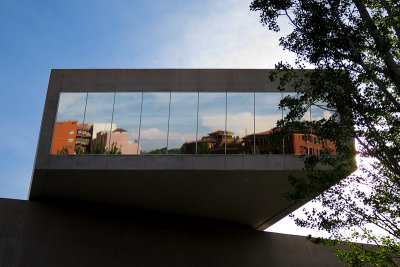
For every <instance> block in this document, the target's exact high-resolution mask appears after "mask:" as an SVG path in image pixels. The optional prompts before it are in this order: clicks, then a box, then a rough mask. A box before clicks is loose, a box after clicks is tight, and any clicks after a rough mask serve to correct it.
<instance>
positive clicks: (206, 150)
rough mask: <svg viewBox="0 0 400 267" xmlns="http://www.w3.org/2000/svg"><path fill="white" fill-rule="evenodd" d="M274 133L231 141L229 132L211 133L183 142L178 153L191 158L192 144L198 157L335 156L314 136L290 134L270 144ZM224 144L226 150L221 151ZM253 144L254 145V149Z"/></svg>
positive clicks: (326, 143) (329, 144) (331, 146)
mask: <svg viewBox="0 0 400 267" xmlns="http://www.w3.org/2000/svg"><path fill="white" fill-rule="evenodd" d="M274 131H276V129H275V130H274V129H272V130H269V131H265V132H260V133H256V134H250V135H246V136H244V137H243V138H242V139H240V138H239V137H235V136H234V133H233V132H226V139H225V132H224V131H221V130H219V131H215V132H212V133H209V134H208V135H207V136H203V137H202V138H201V140H199V141H192V142H186V143H184V144H183V146H182V153H184V154H195V153H196V144H197V153H198V154H224V153H225V150H226V154H253V153H254V152H253V150H254V148H255V154H291V155H319V154H320V153H321V151H322V150H323V149H324V146H325V148H328V149H330V150H331V153H332V154H334V155H335V154H336V146H335V144H334V143H333V142H332V141H330V140H327V139H321V138H320V137H318V136H317V135H315V134H312V135H311V134H304V133H298V132H293V133H292V135H290V136H288V137H286V138H285V140H281V141H278V142H279V144H275V145H274V144H273V140H272V139H273V137H272V134H273V133H274ZM225 140H226V144H227V145H226V148H225ZM254 141H255V145H254Z"/></svg>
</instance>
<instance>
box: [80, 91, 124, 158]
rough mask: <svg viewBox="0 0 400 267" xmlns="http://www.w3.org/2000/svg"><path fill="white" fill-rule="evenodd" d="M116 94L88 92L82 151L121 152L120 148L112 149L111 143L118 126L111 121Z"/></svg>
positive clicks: (82, 130) (82, 134)
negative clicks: (112, 134)
mask: <svg viewBox="0 0 400 267" xmlns="http://www.w3.org/2000/svg"><path fill="white" fill-rule="evenodd" d="M114 96H115V94H114V93H89V94H88V98H87V105H86V113H85V117H84V124H83V125H82V128H81V129H80V130H81V135H80V136H79V137H81V139H80V141H81V142H80V144H81V153H89V154H105V153H114V154H119V153H118V152H119V151H118V149H116V148H114V150H112V149H111V143H110V136H111V135H110V134H111V131H113V129H115V128H116V125H115V124H114V123H112V122H111V121H112V114H113V104H114ZM78 132H79V129H78ZM86 147H87V148H86Z"/></svg>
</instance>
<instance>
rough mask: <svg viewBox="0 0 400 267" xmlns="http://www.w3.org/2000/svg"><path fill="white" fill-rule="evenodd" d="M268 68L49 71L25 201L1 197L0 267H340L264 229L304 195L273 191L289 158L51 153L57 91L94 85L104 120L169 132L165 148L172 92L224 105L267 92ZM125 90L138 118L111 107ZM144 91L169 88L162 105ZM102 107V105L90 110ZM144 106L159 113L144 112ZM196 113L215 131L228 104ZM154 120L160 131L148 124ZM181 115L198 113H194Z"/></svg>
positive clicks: (316, 249) (271, 87)
mask: <svg viewBox="0 0 400 267" xmlns="http://www.w3.org/2000/svg"><path fill="white" fill-rule="evenodd" d="M269 72H270V70H234V69H229V70H223V69H221V70H216V69H213V70H207V69H201V70H198V69H191V70H189V69H186V70H182V69H163V70H149V69H148V70H52V72H51V76H50V81H49V87H48V91H47V97H46V102H45V108H44V113H43V118H42V125H41V131H40V137H39V144H38V149H37V154H36V160H35V164H34V170H33V175H32V182H31V187H30V194H29V200H28V201H19V200H7V199H1V200H0V214H1V215H2V216H0V240H1V241H2V242H0V266H341V264H339V263H338V262H337V259H336V257H335V255H334V254H333V249H329V248H325V247H321V246H316V245H314V244H311V243H309V242H308V241H307V240H306V239H305V238H304V237H299V236H291V235H281V234H274V233H266V232H263V231H262V230H264V229H266V228H268V227H269V226H270V225H272V224H274V223H275V222H277V221H278V220H280V219H281V218H283V217H285V216H286V215H287V214H289V213H290V212H292V211H294V210H295V209H297V208H298V207H300V206H301V205H302V204H303V203H298V202H296V203H294V202H290V201H288V200H287V199H285V198H283V197H282V196H281V192H282V190H290V185H289V182H288V179H287V178H288V175H289V174H297V175H301V174H302V173H303V171H302V168H303V161H302V159H301V158H300V157H299V156H297V155H283V154H228V153H224V154H208V155H198V154H175V155H170V154H166V155H126V154H101V155H98V154H96V155H95V154H75V155H59V154H53V153H50V152H51V151H52V139H53V132H54V129H55V127H56V125H57V121H56V118H57V108H58V105H59V101H60V99H61V96H62V95H63V96H67V97H70V98H73V97H83V98H85V97H86V101H82V102H83V103H89V102H90V101H87V100H88V98H89V100H90V97H91V96H92V95H91V94H93V93H96V96H97V95H98V94H99V93H104V94H107V95H106V97H107V98H108V99H111V103H112V105H111V106H112V109H107V111H106V113H107V114H106V115H107V118H111V119H110V122H109V123H110V125H113V123H115V124H116V125H120V127H123V128H124V129H125V128H126V127H127V126H129V127H132V129H133V130H130V132H132V133H135V134H136V130H135V129H136V128H134V127H136V124H133V121H134V123H136V121H139V124H138V125H139V126H138V132H137V136H138V140H137V142H138V143H137V145H138V146H142V144H143V146H144V145H145V144H146V143H145V141H147V140H150V141H152V140H154V142H156V141H157V140H159V138H160V136H162V138H164V137H163V136H166V147H167V150H166V151H168V145H169V139H168V138H169V137H170V136H172V137H173V136H176V135H177V132H178V130H176V131H175V130H173V129H178V128H177V127H176V128H173V127H175V125H176V124H174V123H176V122H180V121H181V120H177V119H174V117H173V116H174V114H175V113H174V109H173V108H171V99H174V96H175V95H174V94H175V93H176V94H178V93H183V92H191V93H193V94H192V95H194V97H195V98H197V99H200V100H201V99H211V98H206V97H204V98H202V96H203V93H204V94H205V93H206V92H207V93H209V92H215V93H220V95H223V94H224V95H225V101H222V103H223V102H224V103H228V104H229V95H228V92H232V93H235V92H248V93H249V94H254V98H255V97H256V94H258V93H260V94H261V93H263V94H264V93H265V94H270V93H276V92H277V91H276V84H274V83H271V82H270V81H269V79H268V74H269ZM288 90H289V91H290V90H291V89H290V88H288ZM130 92H135V93H136V94H137V95H139V96H140V95H141V103H142V104H141V105H140V106H139V107H140V116H139V117H138V118H139V119H137V117H135V119H134V120H128V121H126V120H125V119H121V117H120V114H116V113H115V112H116V111H115V112H114V110H117V109H114V107H118V108H120V109H118V110H123V109H122V108H123V107H124V105H122V102H118V101H116V100H118V99H119V98H118V96H119V95H118V94H120V93H121V94H122V93H124V94H125V93H130ZM148 92H157V93H163V94H165V95H166V96H167V97H166V98H163V99H168V95H169V99H170V101H169V109H168V108H167V109H166V111H160V110H159V109H157V108H158V106H155V105H154V102H151V101H149V102H146V99H147V98H146V97H147V96H148V95H146V94H147V93H148ZM158 96H159V95H158ZM163 96H164V95H163ZM171 96H172V97H171ZM180 96H182V95H180ZM199 96H200V97H199ZM112 99H113V100H112ZM163 101H164V100H163ZM164 102H165V101H164ZM254 102H255V101H254ZM90 103H94V102H90ZM146 103H149V104H146ZM193 103H195V102H193ZM184 104H185V101H182V102H180V103H179V105H177V106H179V107H181V106H184ZM200 104H202V103H200ZM103 106H104V105H102V104H101V103H100V102H99V103H97V104H96V105H94V104H93V106H91V107H90V108H91V109H90V110H96V109H95V108H94V107H96V108H97V107H103ZM198 106H199V102H197V107H198ZM200 106H201V105H200ZM212 106H218V105H215V104H214V103H211V104H210V105H209V106H208V107H209V108H210V107H212ZM166 107H168V105H166ZM189 107H190V108H192V106H189ZM195 107H196V104H195V105H194V108H195ZM201 107H202V106H201ZM151 108H153V110H154V112H158V114H161V115H160V116H164V115H165V116H164V117H163V118H165V117H167V118H168V120H164V119H163V120H158V118H150V119H149V116H148V114H149V112H148V111H149V110H151ZM250 108H251V107H250ZM81 110H84V111H86V110H87V109H86V107H85V108H82V109H81ZM109 110H112V111H111V112H112V114H110V112H109ZM168 110H169V111H168ZM194 110H196V109H194ZM199 110H200V111H199ZM203 110H206V109H205V108H204V109H201V108H200V109H199V108H197V126H196V127H197V128H196V127H193V129H195V135H198V132H199V130H198V129H199V128H200V127H204V125H206V126H207V125H211V124H213V125H217V126H215V127H218V128H219V127H220V126H219V124H218V123H220V121H221V120H220V118H223V117H224V118H225V130H224V132H227V131H226V128H228V127H227V120H226V118H227V110H228V108H227V106H225V109H223V108H221V110H225V115H223V114H217V115H218V116H214V117H213V118H212V114H211V115H201V113H200V112H202V111H203ZM254 110H255V108H254ZM103 111H104V110H102V109H100V110H99V111H98V112H97V113H95V114H94V115H93V113H92V114H91V118H94V119H91V120H89V119H87V121H85V119H83V121H78V123H80V124H85V123H89V122H91V123H92V122H93V121H95V119H96V121H102V120H100V119H98V120H97V118H96V116H98V117H100V116H101V115H102V112H103ZM142 111H143V112H142ZM126 112H128V111H126ZM146 112H147V113H146ZM103 113H104V112H103ZM132 114H136V113H129V116H128V117H132V116H133V115H132ZM182 114H183V115H186V114H187V112H182ZM241 114H243V113H241ZM81 115H83V116H81ZM85 115H86V113H84V114H79V118H87V116H86V117H85ZM167 115H168V116H167ZM183 115H182V116H183ZM135 116H136V115H135ZM146 116H147V117H146ZM104 117H105V116H103V117H102V118H104ZM181 118H183V117H181ZM253 118H254V121H256V114H253ZM117 119H118V120H120V121H116V120H117ZM146 120H147V121H146ZM182 120H183V119H182ZM158 121H160V123H159V125H164V126H162V127H164V128H161V126H160V127H158V126H157V127H158V128H156V127H154V123H155V122H157V123H158ZM189 121H191V122H193V121H194V122H196V116H194V117H191V118H190V119H189ZM222 121H223V120H222ZM165 122H168V124H166V123H165ZM107 123H108V122H107ZM151 123H153V124H151ZM122 125H127V126H122ZM132 125H133V126H132ZM157 125H158V124H157ZM166 126H168V128H167V127H166ZM209 127H210V129H211V126H209ZM218 128H217V129H218ZM255 128H256V127H255V126H254V129H255ZM115 129H116V128H115ZM154 129H156V130H154ZM160 129H161V130H160ZM162 129H166V130H162ZM179 129H181V130H180V131H181V132H179V133H180V134H181V133H183V134H181V136H183V137H184V136H186V135H190V136H193V134H194V133H192V130H190V131H186V130H187V127H181V128H179ZM214 130H215V129H214ZM96 131H97V130H96ZM96 131H94V130H93V135H94V134H95V132H96ZM174 131H175V132H174ZM185 131H186V132H185ZM209 132H211V131H209ZM122 133H123V131H120V132H119V134H122ZM135 136H136V135H135ZM111 138H113V137H111ZM146 138H147V139H146ZM157 138H158V139H157ZM190 138H191V137H190ZM196 139H197V138H196ZM196 139H194V140H196ZM189 140H190V139H189ZM192 140H193V139H192ZM162 141H163V140H162ZM53 147H54V144H53ZM10 178H11V177H10Z"/></svg>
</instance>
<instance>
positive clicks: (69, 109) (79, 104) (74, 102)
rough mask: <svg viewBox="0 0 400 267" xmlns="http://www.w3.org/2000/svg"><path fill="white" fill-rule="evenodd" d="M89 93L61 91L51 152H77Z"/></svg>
mask: <svg viewBox="0 0 400 267" xmlns="http://www.w3.org/2000/svg"><path fill="white" fill-rule="evenodd" d="M86 96H87V93H61V94H60V100H59V104H58V111H57V119H56V125H55V127H54V135H53V143H52V147H51V154H75V153H76V151H77V150H78V148H79V146H80V144H79V142H78V143H77V140H78V138H77V135H78V129H79V127H81V126H82V122H83V117H84V113H85V105H86Z"/></svg>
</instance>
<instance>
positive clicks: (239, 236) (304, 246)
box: [0, 199, 342, 267]
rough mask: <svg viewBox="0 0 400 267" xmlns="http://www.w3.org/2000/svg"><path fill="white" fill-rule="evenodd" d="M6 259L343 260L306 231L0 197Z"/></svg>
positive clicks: (1, 258) (9, 262) (108, 262)
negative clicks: (266, 229)
mask: <svg viewBox="0 0 400 267" xmlns="http://www.w3.org/2000/svg"><path fill="white" fill-rule="evenodd" d="M0 266H7V267H14V266H15V267H25V266H33V267H35V266H41V267H47V266H51V267H53V266H96V267H101V266H174V267H175V266H308V267H309V266H342V265H341V264H339V263H338V262H337V260H336V256H335V255H334V254H333V250H332V249H328V248H325V247H322V246H317V245H314V244H312V243H310V242H309V241H307V240H306V239H305V238H304V237H299V236H291V235H282V234H273V233H266V232H259V231H256V230H253V229H250V228H246V227H243V226H241V225H235V224H226V223H220V222H216V221H207V220H200V219H193V218H189V217H174V216H171V215H165V214H164V215H163V214H152V213H145V212H140V211H137V210H131V209H123V208H120V209H116V208H112V207H107V206H96V205H82V204H74V203H72V202H68V203H67V204H63V203H45V202H41V203H38V202H33V201H23V200H11V199H0Z"/></svg>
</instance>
